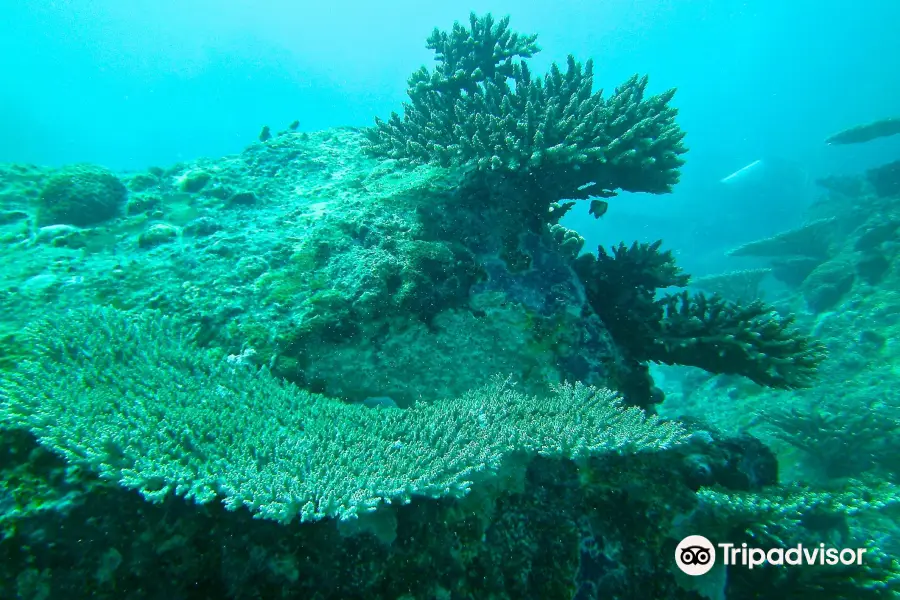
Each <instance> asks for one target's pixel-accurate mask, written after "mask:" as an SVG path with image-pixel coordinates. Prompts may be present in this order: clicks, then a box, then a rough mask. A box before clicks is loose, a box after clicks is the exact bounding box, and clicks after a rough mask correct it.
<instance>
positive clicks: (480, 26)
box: [366, 13, 686, 230]
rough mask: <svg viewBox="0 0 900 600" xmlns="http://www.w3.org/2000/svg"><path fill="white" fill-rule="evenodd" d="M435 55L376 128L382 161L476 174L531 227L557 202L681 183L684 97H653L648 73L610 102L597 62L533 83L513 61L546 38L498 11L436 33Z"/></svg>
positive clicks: (431, 44) (373, 146)
mask: <svg viewBox="0 0 900 600" xmlns="http://www.w3.org/2000/svg"><path fill="white" fill-rule="evenodd" d="M428 48H429V49H431V50H434V52H435V58H436V60H437V62H438V65H437V66H436V67H435V69H434V70H433V71H431V72H429V71H428V70H427V69H426V68H425V67H422V69H420V70H419V71H416V72H415V73H413V74H412V76H411V77H410V78H409V90H408V95H409V98H410V102H409V103H408V104H405V105H404V114H403V116H402V117H400V116H399V115H398V114H397V113H393V114H392V115H391V117H390V118H389V119H388V120H387V121H381V120H377V121H376V124H375V127H373V128H371V129H368V130H367V131H366V136H367V139H368V146H367V148H368V151H369V152H370V153H371V154H373V155H374V156H379V157H386V158H394V159H400V160H402V161H404V162H407V163H411V164H436V165H441V166H445V167H449V166H463V167H467V168H469V169H470V171H471V175H470V176H471V177H472V178H475V179H477V180H478V182H479V185H483V186H488V187H499V188H502V192H501V193H497V194H495V195H494V197H493V198H492V201H495V202H503V203H507V210H510V211H516V213H517V214H519V215H521V220H522V222H523V223H525V224H526V225H527V226H528V227H529V228H530V229H532V230H537V227H538V225H539V224H541V223H543V222H546V220H547V217H548V213H549V207H550V205H551V203H553V202H555V201H557V200H562V199H564V198H569V199H584V198H589V197H591V196H595V197H601V198H605V197H609V196H612V195H615V193H616V190H625V191H630V192H650V193H654V194H661V193H666V192H669V191H671V188H672V186H673V185H674V184H675V183H677V181H678V174H679V167H680V166H681V165H682V164H683V160H682V159H681V155H682V154H684V153H685V152H686V149H685V147H684V146H683V145H682V143H681V142H682V139H683V137H684V133H683V132H682V131H681V130H680V128H679V127H678V125H677V124H676V123H675V121H674V118H675V115H676V110H675V109H674V108H671V107H670V106H669V102H670V100H671V99H672V97H673V95H674V90H669V91H667V92H664V93H662V94H660V95H658V96H650V97H647V96H646V88H647V78H646V77H644V78H639V77H637V76H634V77H632V78H631V79H629V80H628V81H627V82H625V83H624V84H623V85H621V86H620V87H618V88H617V89H616V90H615V91H614V93H613V94H612V95H611V96H610V97H609V98H603V96H602V92H601V91H594V90H593V62H592V61H590V60H589V61H587V62H586V63H585V64H583V65H582V64H581V63H579V62H578V61H576V60H575V59H574V57H572V56H570V57H569V58H568V62H567V64H566V69H565V72H563V71H562V70H561V69H560V68H559V67H558V66H557V65H556V64H552V65H551V67H550V72H549V73H548V74H547V75H545V76H544V77H543V78H539V77H534V76H532V74H531V70H530V68H529V67H528V64H527V63H526V62H525V61H524V60H521V61H519V62H515V61H514V60H513V59H515V58H522V59H525V58H530V57H531V56H533V55H534V54H535V53H537V52H538V51H539V48H538V46H537V44H536V36H534V35H520V34H517V33H514V32H512V31H511V30H510V29H509V19H508V18H503V19H501V20H499V21H494V19H493V17H491V15H489V14H488V15H485V16H483V17H477V16H476V15H475V14H474V13H473V14H472V15H471V17H470V19H469V28H466V27H464V26H463V25H460V24H459V23H457V24H455V25H454V27H453V29H452V31H450V32H442V31H439V30H437V29H435V31H434V33H432V35H431V36H430V37H429V38H428ZM596 212H597V213H598V214H600V213H599V211H596Z"/></svg>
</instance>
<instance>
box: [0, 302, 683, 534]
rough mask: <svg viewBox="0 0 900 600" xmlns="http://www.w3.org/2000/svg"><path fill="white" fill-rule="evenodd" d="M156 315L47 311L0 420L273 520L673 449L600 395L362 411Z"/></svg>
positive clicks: (499, 383)
mask: <svg viewBox="0 0 900 600" xmlns="http://www.w3.org/2000/svg"><path fill="white" fill-rule="evenodd" d="M192 335H193V334H192V333H191V332H190V331H187V330H185V329H183V328H182V327H181V326H180V325H179V324H178V323H176V322H174V321H173V320H171V319H169V318H166V317H161V316H159V315H158V314H155V313H147V314H143V315H138V316H131V315H128V314H126V313H123V312H120V311H117V310H113V309H102V308H94V309H85V310H81V311H76V312H73V313H68V314H61V315H55V316H52V317H50V318H47V319H46V320H45V321H43V322H41V323H39V324H37V325H35V326H33V327H32V328H31V329H30V330H29V343H30V344H31V347H32V350H33V353H32V354H31V357H30V358H29V359H27V360H25V361H23V362H22V363H21V364H20V365H19V368H18V369H17V371H16V372H15V373H11V374H9V375H8V377H7V379H6V380H5V381H2V382H0V418H2V421H3V422H4V423H5V426H7V427H16V428H23V429H28V430H30V431H31V432H32V433H33V434H34V435H35V436H36V437H37V438H38V440H39V441H40V442H41V443H42V444H43V445H44V446H46V447H48V448H50V449H52V450H54V451H56V452H58V453H60V454H61V455H62V456H64V457H65V458H66V459H68V460H69V461H71V462H74V463H76V464H79V465H84V466H87V467H89V468H91V469H92V470H94V471H96V472H98V473H99V474H100V475H101V476H102V477H104V478H106V479H111V480H114V481H117V482H118V483H120V484H121V485H123V486H125V487H127V488H131V489H136V490H139V491H140V492H141V493H142V494H143V495H144V496H145V497H146V498H148V499H150V500H161V499H163V498H165V497H166V496H168V495H169V494H171V493H174V494H177V495H180V496H184V497H186V498H188V499H193V500H195V501H196V502H198V503H206V502H210V501H212V500H214V499H216V498H219V499H221V500H223V501H224V503H225V505H226V506H227V507H228V508H230V509H237V508H240V507H242V506H244V507H247V508H248V509H250V510H251V511H253V512H254V513H255V514H256V515H257V516H259V517H261V518H265V519H272V520H276V521H280V522H288V521H291V520H293V519H300V520H301V521H310V520H318V519H323V518H330V517H333V518H338V519H341V520H346V519H352V518H355V517H356V516H357V515H360V514H364V513H367V512H371V511H373V510H375V509H377V508H378V507H379V506H381V505H383V504H390V503H406V502H409V501H410V500H411V499H412V498H413V497H415V496H424V497H432V498H440V497H459V496H463V495H465V494H466V493H467V492H468V491H469V489H470V487H471V486H472V485H473V484H474V483H476V482H477V481H479V480H480V479H481V478H484V477H489V476H490V474H491V473H493V472H495V471H497V470H498V469H499V468H500V467H501V465H505V464H508V462H507V461H516V460H521V459H523V458H524V459H527V458H528V457H530V456H538V455H539V456H546V457H564V458H572V459H581V458H586V457H588V456H590V455H594V454H599V453H604V452H623V453H626V452H637V451H643V450H659V449H663V448H667V447H669V446H672V445H675V444H678V443H680V442H681V441H682V440H684V439H685V438H686V437H687V434H686V432H685V431H684V430H683V429H682V428H681V427H680V426H679V425H678V424H676V423H671V422H661V421H659V420H658V419H656V418H655V417H647V416H646V415H645V414H644V413H643V412H642V411H641V410H639V409H637V408H633V407H623V406H622V405H621V401H620V399H619V398H618V397H617V396H616V395H615V394H614V393H613V392H610V391H609V390H605V389H597V388H592V387H587V386H583V385H577V384H576V385H569V384H564V385H560V386H557V387H556V388H555V389H554V391H553V394H552V395H550V396H548V397H546V398H537V397H528V396H525V395H524V394H521V393H519V392H517V391H516V390H515V387H514V386H513V385H512V384H511V383H510V382H509V381H508V380H505V379H502V378H497V379H495V380H494V381H492V382H490V383H489V384H487V385H485V386H484V387H483V388H481V389H478V390H474V391H472V392H470V393H468V394H465V395H463V396H462V397H459V398H455V399H451V400H444V401H440V402H435V403H420V404H417V405H416V406H414V407H413V408H410V409H407V410H401V409H393V408H374V409H370V408H367V407H365V406H362V405H359V404H345V403H343V402H341V401H339V400H334V399H330V398H325V397H322V396H318V395H315V394H310V393H307V392H305V391H302V390H299V389H297V388H296V387H294V386H292V385H289V384H286V383H284V382H282V381H280V380H278V379H276V378H275V377H273V376H271V375H270V374H268V373H267V372H266V371H255V370H252V369H251V368H250V367H248V366H247V365H243V364H239V362H235V361H231V362H229V361H227V360H226V361H222V360H216V359H214V358H212V357H211V356H210V355H208V354H206V353H204V351H203V350H201V349H200V348H198V347H196V346H195V345H193V344H192V343H191V339H192Z"/></svg>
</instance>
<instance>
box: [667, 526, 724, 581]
mask: <svg viewBox="0 0 900 600" xmlns="http://www.w3.org/2000/svg"><path fill="white" fill-rule="evenodd" d="M675 564H677V565H678V568H679V569H681V570H682V571H684V572H685V573H687V574H688V575H693V576H697V575H703V574H705V573H709V571H710V569H712V568H713V565H715V564H716V547H715V546H713V543H712V542H710V541H709V540H708V539H706V538H705V537H703V536H702V535H689V536H687V537H686V538H684V539H683V540H681V542H679V544H678V547H677V548H675Z"/></svg>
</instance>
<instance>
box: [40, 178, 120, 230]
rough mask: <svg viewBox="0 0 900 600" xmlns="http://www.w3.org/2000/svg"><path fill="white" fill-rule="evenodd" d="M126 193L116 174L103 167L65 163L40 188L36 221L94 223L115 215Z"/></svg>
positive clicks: (50, 223) (80, 225)
mask: <svg viewBox="0 0 900 600" xmlns="http://www.w3.org/2000/svg"><path fill="white" fill-rule="evenodd" d="M127 196H128V190H127V189H126V188H125V186H124V185H123V184H122V182H121V181H120V180H119V178H118V177H116V175H114V174H113V173H112V172H110V171H109V170H107V169H104V168H103V167H98V166H95V165H74V166H70V167H66V168H64V169H62V170H60V171H59V172H57V173H56V174H54V175H53V176H51V177H50V178H49V179H48V180H47V183H46V184H45V185H44V188H43V189H42V190H41V195H40V198H39V199H38V225H42V226H43V225H56V224H65V225H75V226H78V227H88V226H90V225H96V224H97V223H101V222H103V221H106V220H108V219H111V218H113V217H115V216H117V215H118V214H119V211H120V209H121V207H122V205H123V204H124V203H125V199H126V198H127Z"/></svg>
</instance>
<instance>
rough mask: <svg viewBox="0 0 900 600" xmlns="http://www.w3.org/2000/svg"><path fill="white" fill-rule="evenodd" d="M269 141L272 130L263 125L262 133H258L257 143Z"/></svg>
mask: <svg viewBox="0 0 900 600" xmlns="http://www.w3.org/2000/svg"><path fill="white" fill-rule="evenodd" d="M270 139H272V130H271V129H269V126H268V125H264V126H263V128H262V131H260V132H259V141H261V142H266V141H268V140H270Z"/></svg>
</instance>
